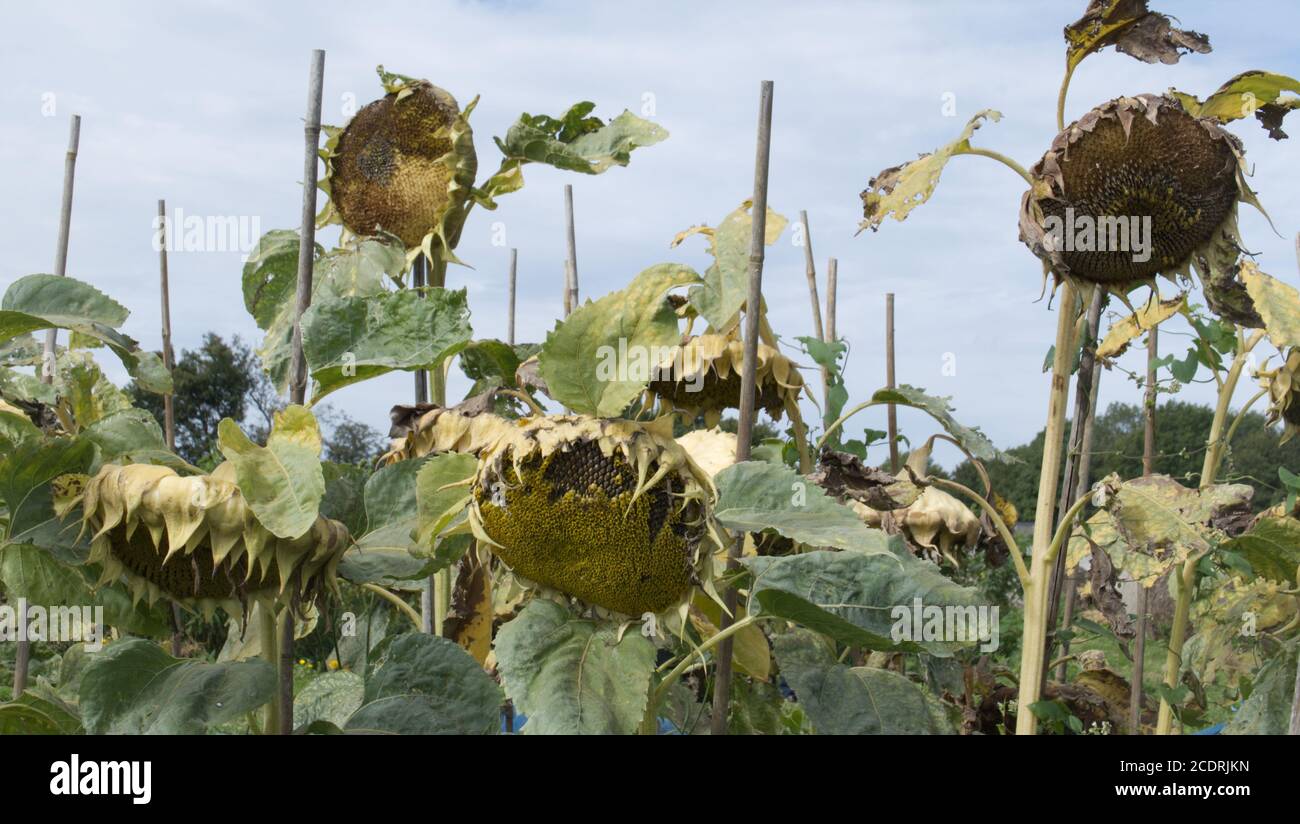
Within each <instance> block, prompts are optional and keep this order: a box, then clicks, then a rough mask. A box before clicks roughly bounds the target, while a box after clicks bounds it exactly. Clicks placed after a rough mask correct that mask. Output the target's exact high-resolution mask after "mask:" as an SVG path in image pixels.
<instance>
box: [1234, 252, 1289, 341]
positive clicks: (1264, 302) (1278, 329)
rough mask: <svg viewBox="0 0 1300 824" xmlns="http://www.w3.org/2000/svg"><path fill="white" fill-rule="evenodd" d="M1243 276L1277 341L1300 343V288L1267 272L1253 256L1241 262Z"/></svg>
mask: <svg viewBox="0 0 1300 824" xmlns="http://www.w3.org/2000/svg"><path fill="white" fill-rule="evenodd" d="M1241 280H1242V282H1243V283H1245V284H1246V291H1247V292H1248V293H1249V294H1250V299H1251V301H1252V302H1253V303H1254V304H1255V310H1256V311H1257V312H1259V316H1260V317H1261V318H1263V319H1264V328H1265V329H1267V330H1268V339H1269V340H1270V341H1272V342H1273V345H1274V346H1277V347H1278V348H1281V347H1284V346H1300V292H1297V291H1296V290H1295V288H1294V287H1291V286H1288V285H1287V284H1285V283H1283V282H1282V281H1280V280H1278V279H1277V278H1274V277H1271V276H1269V275H1266V274H1264V273H1263V272H1261V271H1260V270H1259V267H1258V266H1257V265H1255V263H1254V262H1253V261H1250V260H1243V261H1242V262H1241Z"/></svg>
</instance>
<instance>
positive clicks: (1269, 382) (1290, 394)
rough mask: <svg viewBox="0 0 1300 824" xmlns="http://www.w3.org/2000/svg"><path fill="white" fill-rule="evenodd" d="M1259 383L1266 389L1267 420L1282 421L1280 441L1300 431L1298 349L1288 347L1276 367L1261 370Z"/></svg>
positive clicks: (1299, 362)
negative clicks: (1267, 402)
mask: <svg viewBox="0 0 1300 824" xmlns="http://www.w3.org/2000/svg"><path fill="white" fill-rule="evenodd" d="M1259 379H1260V385H1261V386H1262V387H1263V388H1265V389H1267V390H1268V396H1269V400H1270V404H1269V408H1268V422H1269V423H1277V422H1278V421H1282V422H1283V423H1284V424H1285V428H1284V430H1283V432H1282V443H1286V442H1287V441H1289V440H1290V439H1291V437H1292V436H1293V435H1295V433H1296V432H1297V431H1300V349H1288V350H1287V352H1286V360H1285V361H1284V362H1283V363H1282V364H1281V365H1280V366H1278V367H1277V368H1276V369H1267V370H1261V371H1260V373H1259Z"/></svg>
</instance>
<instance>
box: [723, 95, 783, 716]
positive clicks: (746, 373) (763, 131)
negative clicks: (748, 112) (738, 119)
mask: <svg viewBox="0 0 1300 824" xmlns="http://www.w3.org/2000/svg"><path fill="white" fill-rule="evenodd" d="M772 87H773V83H772V81H771V80H764V81H763V83H762V86H761V87H760V88H761V91H760V93H759V104H758V146H757V149H756V151H755V158H754V209H753V212H752V215H753V221H752V223H753V229H752V231H751V232H750V235H749V293H748V295H747V297H746V300H745V341H744V346H745V361H744V363H743V364H742V367H741V375H740V419H739V421H738V423H737V425H736V462H737V463H740V462H742V461H747V460H749V454H750V451H749V450H750V446H749V441H750V438H751V437H752V436H753V432H754V395H755V386H754V372H755V368H756V367H757V365H758V363H757V362H758V334H759V332H758V328H759V320H760V318H761V315H762V312H763V249H764V247H765V246H766V242H767V176H768V164H769V161H770V159H771V153H772ZM744 540H745V536H744V534H743V533H742V534H740V535H737V536H736V539H735V541H733V542H732V544H731V546H730V548H729V549H728V552H727V571H728V572H732V571H734V570H735V569H736V568H737V567H738V566H739V559H740V551H741V548H742V545H743V543H744ZM724 601H725V603H726V607H727V608H726V609H725V610H723V612H722V620H721V621H720V624H719V627H718V630H719V631H720V632H721V631H723V630H725V629H727V627H729V626H731V624H732V623H733V621H734V617H733V616H735V614H736V607H737V606H738V604H739V599H738V596H737V593H736V589H735V587H728V588H727V591H726V594H725V595H724ZM731 650H732V639H731V638H730V637H728V638H725V639H724V640H723V641H722V642H721V643H719V644H718V651H717V675H716V677H715V679H714V681H713V717H712V719H711V724H710V732H711V733H712V734H713V735H726V734H727V718H728V715H729V714H730V709H731Z"/></svg>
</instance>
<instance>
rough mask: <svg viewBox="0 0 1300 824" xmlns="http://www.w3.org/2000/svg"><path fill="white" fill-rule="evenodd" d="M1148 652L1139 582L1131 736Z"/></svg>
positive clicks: (1136, 729)
mask: <svg viewBox="0 0 1300 824" xmlns="http://www.w3.org/2000/svg"><path fill="white" fill-rule="evenodd" d="M1152 331H1153V332H1154V331H1155V330H1154V329H1153V330H1152ZM1146 651H1147V588H1146V587H1144V586H1143V585H1142V584H1141V582H1139V583H1138V592H1137V641H1136V643H1134V645H1133V683H1131V684H1130V685H1129V695H1128V705H1129V716H1128V730H1129V735H1141V734H1142V671H1143V670H1144V669H1145V668H1146V667H1145V664H1146Z"/></svg>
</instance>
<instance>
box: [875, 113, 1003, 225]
mask: <svg viewBox="0 0 1300 824" xmlns="http://www.w3.org/2000/svg"><path fill="white" fill-rule="evenodd" d="M1001 119H1002V113H1001V112H997V111H994V110H993V109H985V110H984V111H982V112H979V113H978V114H976V115H975V116H974V117H972V118H971V119H970V121H969V122H968V123H967V124H966V128H964V129H962V132H961V135H960V136H959V137H958V138H957V139H956V140H954V141H953V142H951V143H949V144H948V145H946V146H942V147H940V148H938V149H935V150H934V151H933V152H930V153H929V154H923V155H921V156H920V157H918V158H917V159H916V160H913V161H911V162H910V163H904V164H903V165H901V166H892V167H890V168H888V169H885V170H884V171H882V172H881V173H880V174H878V175H876V176H875V177H873V178H872V179H871V181H870V182H869V183H867V189H866V191H864V192H863V193H862V215H863V220H862V225H861V226H860V227H859V231H861V230H862V229H871V230H872V231H875V230H876V229H878V228H880V224H881V223H883V222H884V220H885V218H886V217H888V216H889V215H891V214H892V215H893V216H894V220H899V221H901V220H906V219H907V215H908V213H909V212H911V211H912V210H913V209H915V208H916V207H917V206H920V205H921V204H922V203H925V202H926V201H927V200H929V199H930V195H932V194H934V187H935V186H938V185H939V176H940V175H941V174H943V167H944V166H945V165H946V164H947V163H948V160H949V158H951V157H952V156H953V155H959V154H965V153H966V152H967V151H969V150H970V147H971V146H970V139H971V136H972V135H973V134H975V130H976V129H978V128H979V127H980V126H982V125H984V121H985V120H992V121H994V122H995V123H996V122H997V121H999V120H1001Z"/></svg>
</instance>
